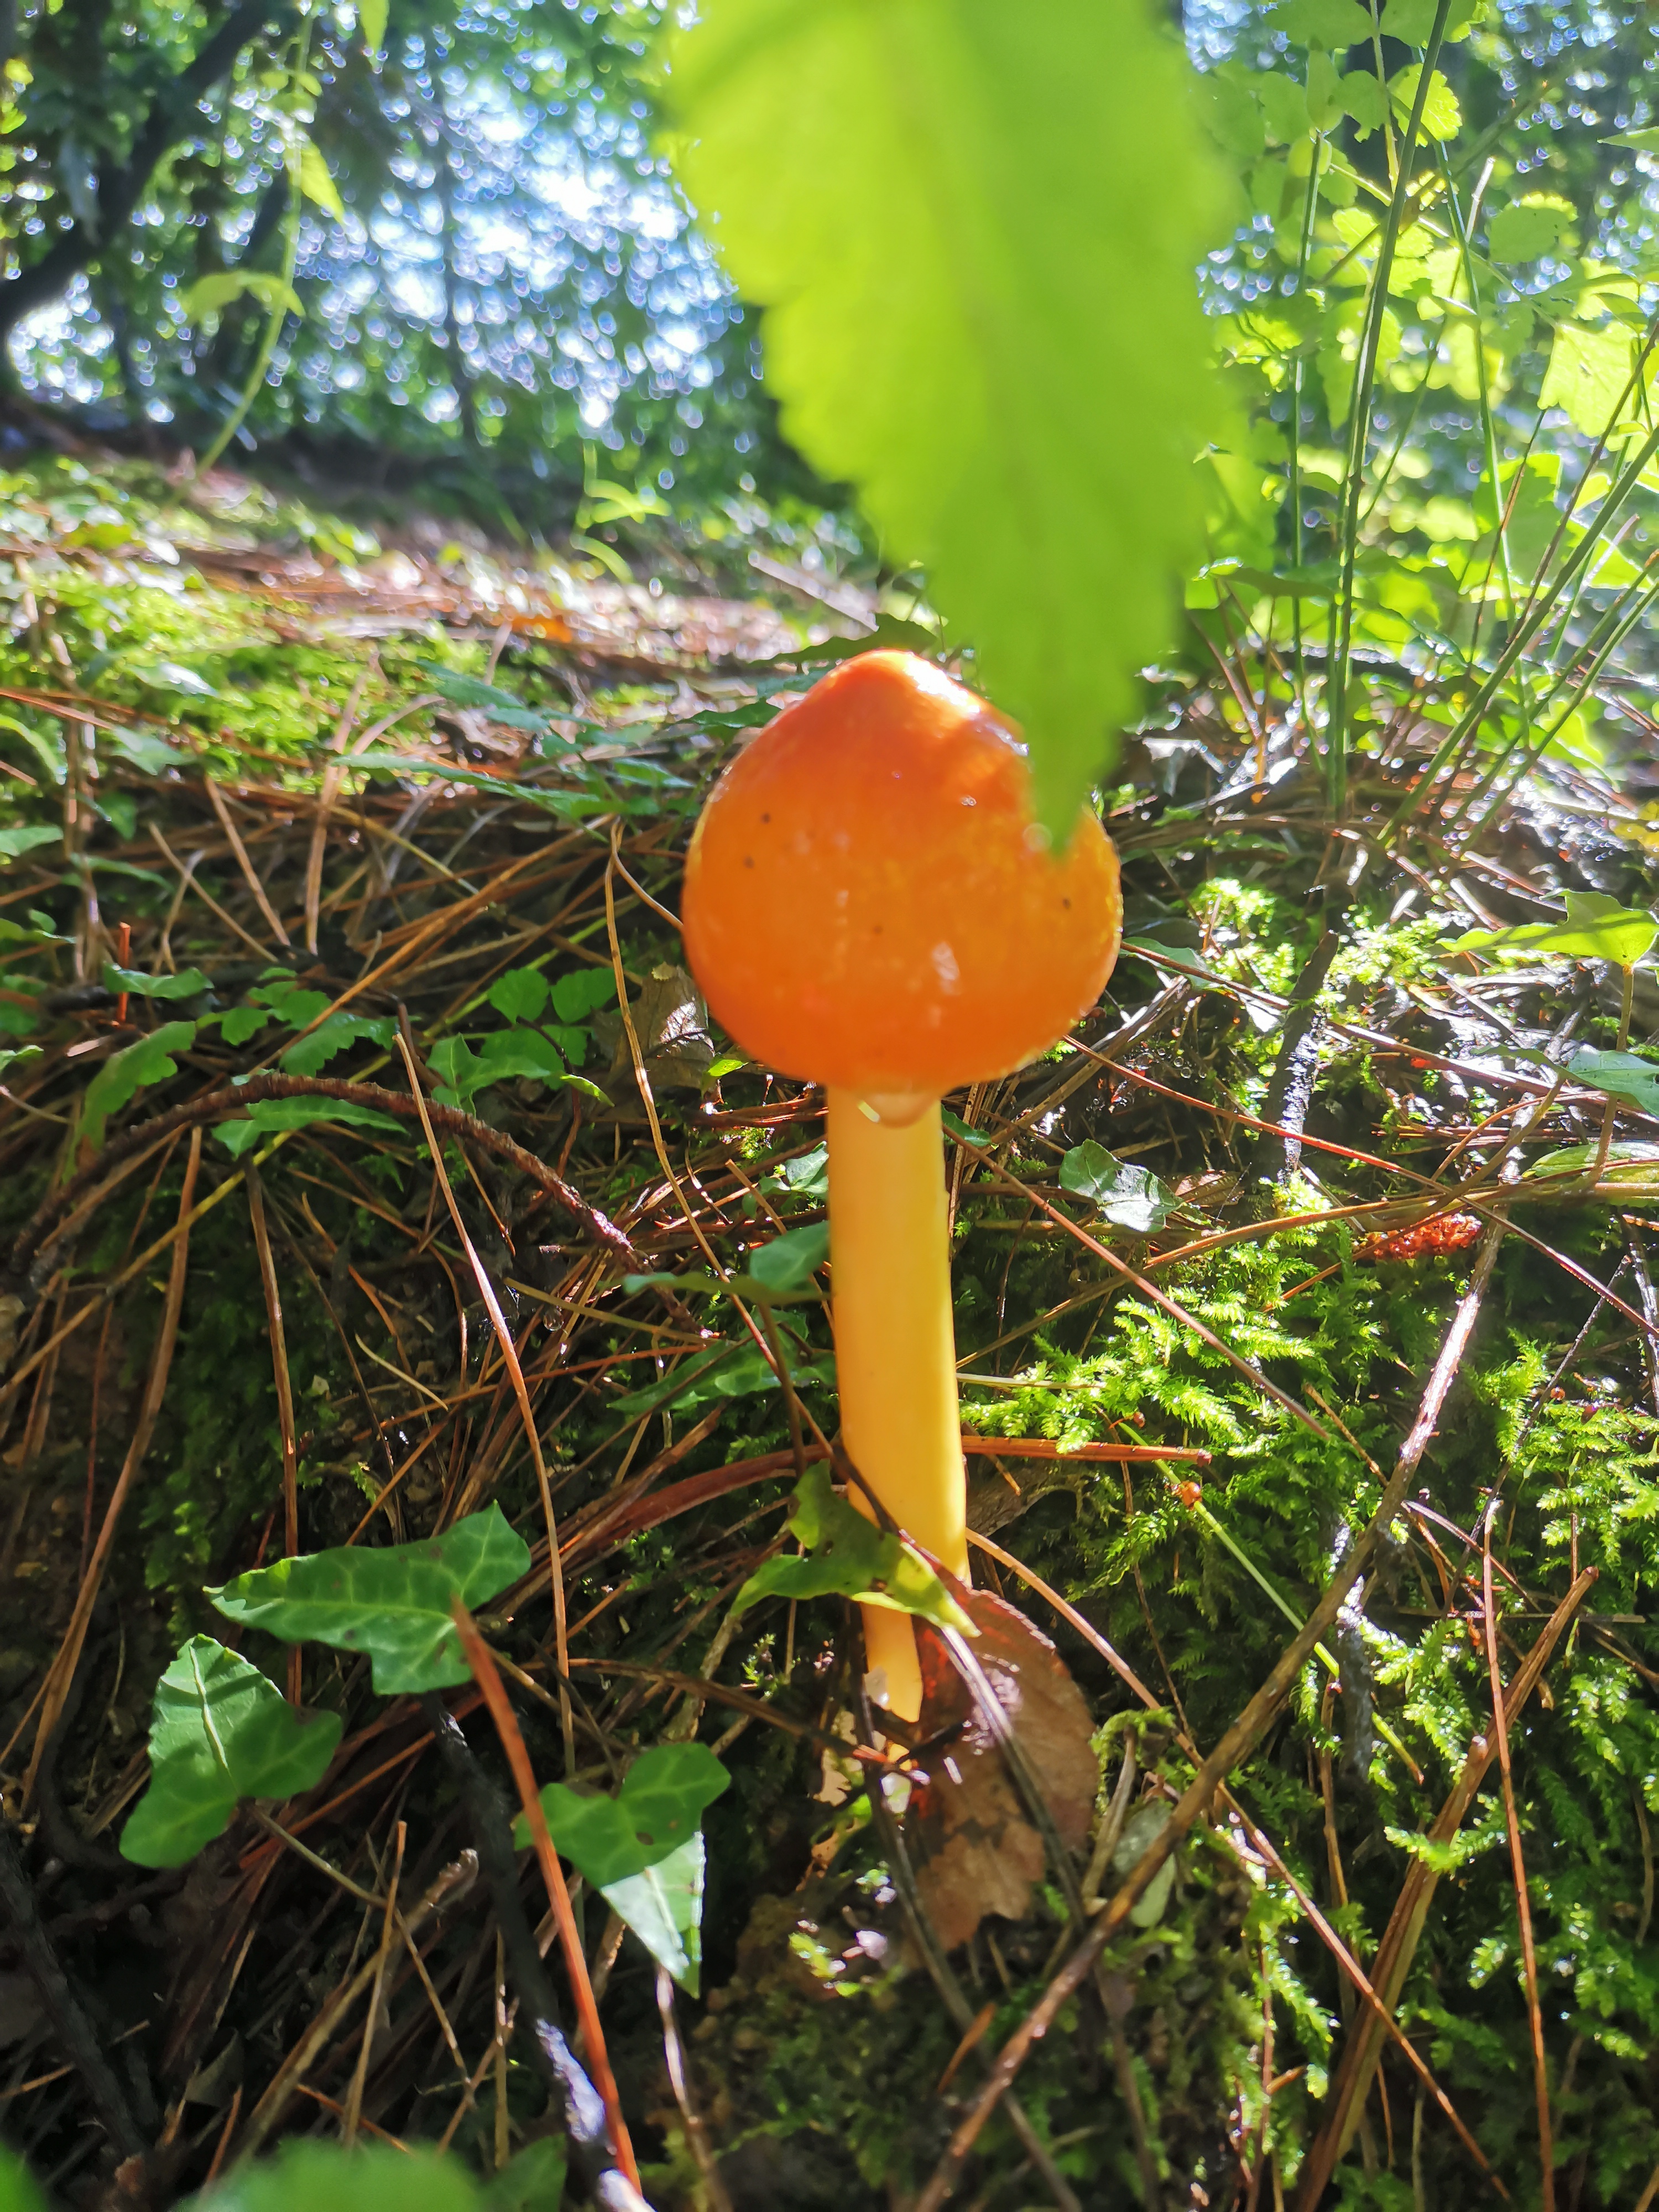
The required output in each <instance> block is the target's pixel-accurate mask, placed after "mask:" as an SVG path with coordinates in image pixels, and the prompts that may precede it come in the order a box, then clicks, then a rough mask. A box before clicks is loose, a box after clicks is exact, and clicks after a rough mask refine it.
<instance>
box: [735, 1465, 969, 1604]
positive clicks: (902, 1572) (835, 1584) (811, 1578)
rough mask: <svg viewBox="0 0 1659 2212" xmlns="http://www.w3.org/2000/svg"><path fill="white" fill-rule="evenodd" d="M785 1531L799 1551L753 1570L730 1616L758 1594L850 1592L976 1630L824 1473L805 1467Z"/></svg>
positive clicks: (922, 1568)
mask: <svg viewBox="0 0 1659 2212" xmlns="http://www.w3.org/2000/svg"><path fill="white" fill-rule="evenodd" d="M789 1533H790V1534H791V1535H792V1536H793V1537H794V1538H795V1539H796V1540H797V1541H799V1543H802V1544H804V1545H805V1547H806V1556H805V1558H796V1557H792V1556H788V1555H785V1554H781V1555H780V1556H779V1557H778V1558H776V1559H768V1560H767V1561H766V1563H765V1565H763V1566H761V1567H759V1568H757V1570H756V1571H755V1572H754V1573H753V1574H752V1575H750V1577H749V1579H748V1581H747V1582H746V1583H744V1586H743V1588H742V1589H740V1590H739V1591H738V1595H737V1597H736V1598H735V1600H734V1601H733V1602H732V1617H733V1618H734V1619H735V1618H737V1617H738V1615H739V1614H742V1613H747V1612H748V1610H749V1608H750V1606H753V1605H758V1604H759V1603H760V1601H761V1600H762V1599H763V1597H795V1598H799V1597H830V1596H838V1597H852V1598H856V1599H857V1600H858V1601H859V1602H860V1604H861V1605H879V1606H884V1607H886V1608H887V1609H888V1611H889V1612H890V1613H920V1614H921V1617H922V1618H923V1619H924V1620H934V1621H937V1622H938V1623H939V1626H940V1627H942V1628H957V1629H960V1630H961V1631H962V1632H963V1635H964V1636H972V1635H974V1634H975V1627H974V1624H973V1622H972V1621H971V1620H969V1618H968V1615H967V1614H966V1613H964V1612H963V1609H962V1607H960V1606H959V1605H958V1604H957V1601H956V1600H955V1599H954V1598H953V1597H952V1596H951V1594H950V1592H949V1591H948V1590H947V1589H945V1584H944V1583H942V1582H941V1581H940V1580H939V1577H938V1576H937V1575H936V1574H935V1573H934V1572H933V1569H932V1568H931V1567H930V1566H928V1565H927V1563H926V1562H925V1561H924V1560H922V1559H920V1558H918V1557H917V1555H916V1553H914V1552H913V1551H911V1550H910V1549H909V1547H908V1546H907V1545H905V1544H903V1543H901V1541H899V1539H898V1538H897V1537H896V1536H890V1535H888V1534H886V1532H885V1531H884V1530H883V1529H880V1528H877V1526H876V1524H875V1522H873V1521H866V1519H865V1517H864V1516H863V1514H861V1513H860V1512H859V1511H858V1510H857V1508H856V1507H854V1506H853V1505H850V1504H848V1502H847V1500H846V1499H845V1498H837V1497H836V1493H835V1492H834V1490H833V1489H832V1488H831V1487H830V1483H829V1469H828V1468H826V1467H824V1466H823V1465H819V1466H817V1467H809V1468H807V1470H806V1472H805V1474H804V1475H802V1477H801V1479H800V1480H799V1482H798V1483H797V1484H796V1486H795V1504H794V1510H793V1512H792V1513H791V1514H790V1516H789Z"/></svg>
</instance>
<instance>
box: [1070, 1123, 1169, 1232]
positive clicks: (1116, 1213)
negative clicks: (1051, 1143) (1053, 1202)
mask: <svg viewBox="0 0 1659 2212" xmlns="http://www.w3.org/2000/svg"><path fill="white" fill-rule="evenodd" d="M1060 1188H1061V1189H1062V1190H1070V1191H1075V1192H1076V1193H1077V1194H1078V1196H1079V1198H1086V1199H1089V1200H1091V1202H1092V1203H1093V1204H1094V1205H1096V1206H1098V1207H1099V1208H1100V1210H1101V1212H1102V1213H1103V1214H1104V1215H1105V1217H1106V1218H1107V1220H1108V1221H1110V1222H1113V1223H1115V1225H1116V1226H1117V1227H1118V1228H1120V1229H1132V1230H1133V1231H1134V1233H1135V1234H1136V1236H1138V1237H1151V1236H1153V1235H1155V1234H1156V1233H1157V1231H1158V1230H1160V1229H1162V1228H1163V1226H1164V1223H1165V1222H1166V1221H1167V1220H1168V1219H1169V1218H1170V1209H1171V1207H1172V1206H1174V1204H1175V1200H1173V1199H1172V1198H1171V1197H1170V1194H1169V1192H1168V1191H1167V1190H1165V1188H1164V1185H1163V1184H1162V1183H1161V1182H1159V1181H1158V1177H1157V1176H1155V1175H1153V1174H1152V1171H1151V1170H1150V1169H1147V1168H1137V1167H1132V1166H1129V1165H1127V1164H1125V1163H1124V1162H1123V1161H1122V1160H1119V1159H1114V1158H1113V1157H1112V1155H1111V1153H1110V1152H1108V1151H1107V1149H1106V1147H1105V1146H1104V1145H1097V1143H1096V1142H1095V1140H1094V1139H1093V1138H1092V1137H1091V1138H1089V1139H1087V1140H1086V1141H1085V1143H1083V1144H1081V1145H1074V1146H1073V1147H1072V1149H1071V1151H1070V1152H1067V1153H1066V1157H1065V1158H1064V1159H1063V1160H1062V1161H1061V1162H1060Z"/></svg>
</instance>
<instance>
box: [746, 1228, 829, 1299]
mask: <svg viewBox="0 0 1659 2212" xmlns="http://www.w3.org/2000/svg"><path fill="white" fill-rule="evenodd" d="M828 1258H829V1223H828V1222H827V1221H820V1222H817V1223H815V1224H814V1225H813V1226H812V1227H811V1228H810V1229H786V1230H785V1231H784V1232H783V1234H782V1236H781V1237H774V1238H773V1239H772V1241H771V1243H769V1244H763V1245H762V1246H761V1247H760V1249H759V1250H758V1251H755V1252H750V1254H749V1255H748V1258H747V1261H746V1263H745V1266H744V1273H745V1274H747V1276H748V1277H749V1279H750V1282H752V1283H757V1284H758V1285H760V1286H761V1288H762V1289H763V1290H764V1291H776V1292H779V1293H781V1294H782V1295H783V1296H785V1297H788V1296H790V1295H792V1294H793V1293H794V1292H796V1291H810V1290H811V1287H812V1272H813V1270H814V1268H817V1267H822V1266H823V1263H824V1261H826V1260H827V1259H828Z"/></svg>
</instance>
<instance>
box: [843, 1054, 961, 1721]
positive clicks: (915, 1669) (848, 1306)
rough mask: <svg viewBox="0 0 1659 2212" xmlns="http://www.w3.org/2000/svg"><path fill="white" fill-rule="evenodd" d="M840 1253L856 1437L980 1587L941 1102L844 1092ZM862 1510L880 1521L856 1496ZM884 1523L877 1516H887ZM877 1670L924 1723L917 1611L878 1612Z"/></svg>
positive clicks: (872, 1617) (855, 1447)
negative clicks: (914, 1622) (965, 1447)
mask: <svg viewBox="0 0 1659 2212" xmlns="http://www.w3.org/2000/svg"><path fill="white" fill-rule="evenodd" d="M829 1258H830V1267H831V1273H832V1275H833V1279H834V1287H835V1324H836V1378H837V1383H838V1387H839V1390H840V1395H841V1425H842V1442H843V1443H844V1444H845V1446H846V1448H847V1452H848V1456H849V1457H850V1458H851V1460H852V1462H853V1463H854V1466H855V1467H856V1468H858V1470H859V1473H860V1474H861V1475H862V1476H863V1477H864V1479H865V1480H866V1482H867V1483H868V1484H869V1486H870V1487H871V1489H872V1491H874V1492H875V1494H876V1496H877V1497H878V1498H879V1499H880V1500H881V1502H882V1504H884V1506H885V1507H886V1509H887V1510H888V1511H889V1512H890V1514H891V1515H892V1516H893V1518H894V1520H895V1521H896V1522H897V1523H898V1525H899V1527H900V1528H902V1529H903V1530H904V1531H905V1532H906V1534H908V1535H910V1536H913V1537H914V1538H915V1540H916V1541H917V1542H918V1543H919V1544H921V1545H924V1546H925V1547H927V1550H928V1551H930V1552H932V1553H934V1554H935V1555H936V1556H937V1557H938V1558H939V1559H941V1560H942V1561H943V1562H944V1564H945V1566H947V1567H948V1568H949V1569H950V1570H951V1572H952V1573H953V1574H956V1575H959V1576H960V1577H962V1579H963V1581H964V1582H965V1581H966V1580H967V1579H968V1522H967V1486H966V1480H965V1478H964V1475H963V1461H962V1428H961V1422H960V1418H959V1416H958V1413H957V1377H956V1338H955V1332H954V1328H953V1326H952V1322H951V1237H950V1229H949V1224H948V1220H947V1217H946V1213H945V1170H944V1158H943V1152H942V1149H941V1139H940V1129H939V1101H938V1099H937V1098H925V1099H924V1098H918V1097H905V1098H885V1097H884V1098H880V1099H877V1100H875V1101H873V1102H872V1101H871V1100H869V1099H865V1098H860V1097H858V1096H857V1095H856V1094H855V1093H854V1092H853V1091H837V1090H833V1089H832V1090H831V1091H830V1092H829ZM853 1503H854V1504H855V1505H856V1506H857V1507H858V1508H859V1510H860V1511H861V1512H864V1513H866V1515H869V1512H870V1509H869V1507H868V1505H867V1504H866V1500H865V1499H864V1498H863V1497H862V1496H861V1495H860V1493H859V1492H858V1491H857V1490H856V1489H854V1492H853ZM870 1517H872V1518H873V1517H874V1516H873V1515H871V1516H870ZM864 1639H865V1648H866V1653H867V1655H868V1658H869V1663H870V1666H871V1668H872V1671H873V1670H874V1669H875V1668H878V1667H879V1668H885V1669H886V1674H887V1699H886V1702H887V1704H888V1705H889V1706H890V1709H891V1710H892V1711H894V1712H896V1713H897V1714H899V1715H901V1716H902V1717H904V1718H906V1719H910V1720H914V1719H915V1717H916V1716H917V1715H918V1714H919V1712H920V1711H921V1669H920V1667H919V1666H918V1664H917V1660H916V1646H915V1633H914V1632H913V1630H912V1628H911V1625H910V1621H909V1619H908V1615H906V1614H904V1613H891V1612H889V1611H888V1610H887V1609H886V1607H880V1606H866V1607H865V1610H864Z"/></svg>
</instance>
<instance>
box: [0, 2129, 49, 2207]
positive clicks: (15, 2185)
mask: <svg viewBox="0 0 1659 2212" xmlns="http://www.w3.org/2000/svg"><path fill="white" fill-rule="evenodd" d="M0 2212H46V2198H45V2197H43V2196H42V2195H41V2194H40V2191H39V2190H38V2189H37V2188H36V2187H35V2185H34V2181H33V2176H32V2175H31V2174H30V2172H29V2170H28V2168H27V2166H25V2165H24V2163H23V2161H22V2160H21V2158H15V2157H14V2156H13V2155H12V2154H11V2152H10V2151H9V2150H8V2149H7V2148H6V2147H5V2145H4V2144H3V2143H0Z"/></svg>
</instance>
